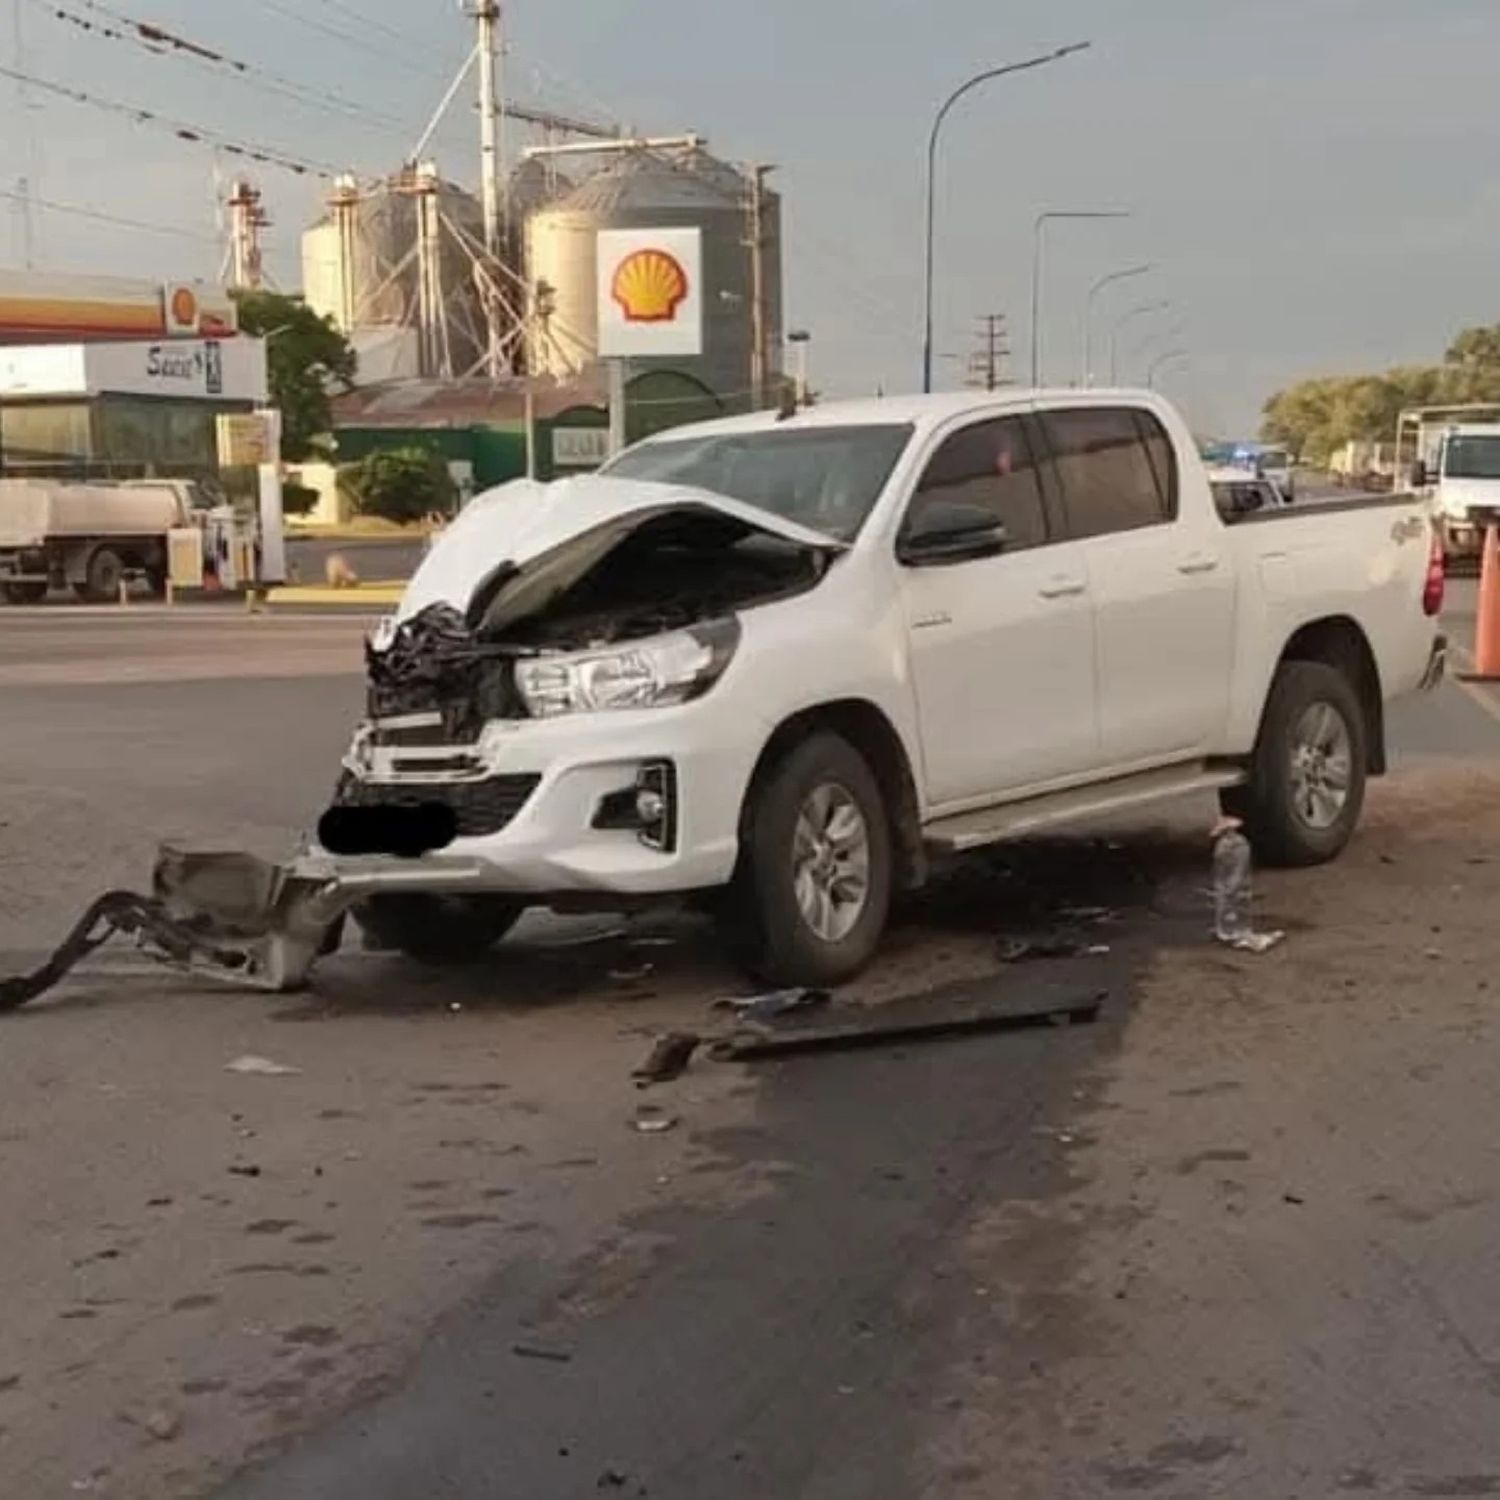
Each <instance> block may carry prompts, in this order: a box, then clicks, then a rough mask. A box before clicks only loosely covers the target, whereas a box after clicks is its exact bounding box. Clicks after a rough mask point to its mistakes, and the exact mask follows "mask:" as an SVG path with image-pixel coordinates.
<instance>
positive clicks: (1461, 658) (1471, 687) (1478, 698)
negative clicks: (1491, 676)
mask: <svg viewBox="0 0 1500 1500" xmlns="http://www.w3.org/2000/svg"><path fill="white" fill-rule="evenodd" d="M1449 649H1450V650H1451V651H1452V652H1453V659H1454V661H1456V662H1457V663H1458V664H1459V666H1460V667H1462V668H1463V670H1464V671H1465V672H1472V671H1473V670H1474V667H1475V665H1476V663H1475V661H1474V658H1473V657H1472V656H1470V655H1469V653H1468V652H1467V651H1465V650H1464V649H1463V647H1462V646H1453V647H1450V648H1449ZM1452 682H1453V685H1454V686H1455V687H1456V688H1458V689H1459V691H1460V692H1464V693H1467V694H1468V695H1469V697H1470V699H1471V700H1472V701H1473V702H1474V703H1475V704H1476V705H1477V706H1478V707H1479V708H1481V709H1483V710H1484V712H1485V713H1487V714H1488V715H1489V716H1490V718H1492V719H1493V720H1494V721H1495V722H1496V723H1497V724H1500V699H1497V698H1495V697H1493V696H1492V695H1491V694H1489V693H1488V692H1486V691H1485V689H1484V686H1483V685H1482V684H1481V683H1478V682H1465V681H1464V680H1463V679H1462V678H1461V677H1454V678H1453V679H1452Z"/></svg>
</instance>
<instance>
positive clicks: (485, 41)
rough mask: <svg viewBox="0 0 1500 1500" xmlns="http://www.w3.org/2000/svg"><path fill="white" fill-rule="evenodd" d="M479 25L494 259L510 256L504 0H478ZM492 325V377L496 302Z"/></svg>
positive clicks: (495, 375)
mask: <svg viewBox="0 0 1500 1500" xmlns="http://www.w3.org/2000/svg"><path fill="white" fill-rule="evenodd" d="M470 13H471V14H472V15H473V17H474V19H475V21H476V22H478V25H479V45H478V49H477V50H478V54H479V187H480V202H481V205H482V211H483V214H484V249H485V253H486V254H487V255H488V256H489V257H490V259H491V261H493V262H495V263H496V264H499V263H500V262H501V261H502V260H503V259H504V258H505V239H506V236H507V234H508V231H509V228H510V225H509V223H508V220H509V217H510V216H509V213H508V212H507V208H508V205H507V202H506V199H507V194H506V192H505V188H504V184H503V182H502V176H503V174H504V169H505V163H504V161H503V157H504V141H503V139H502V136H501V131H502V129H503V123H502V122H503V120H504V114H503V106H502V100H501V56H502V51H503V48H502V41H501V35H500V0H474V4H473V9H472V11H471V12H470ZM486 319H487V322H488V331H489V357H488V361H487V363H488V368H489V376H490V379H491V380H498V379H499V378H500V376H501V374H502V368H501V366H502V364H503V357H502V355H501V352H500V339H501V329H500V310H499V308H498V306H496V305H495V304H494V303H493V302H491V303H489V304H488V311H487V313H486Z"/></svg>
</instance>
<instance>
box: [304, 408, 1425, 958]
mask: <svg viewBox="0 0 1500 1500" xmlns="http://www.w3.org/2000/svg"><path fill="white" fill-rule="evenodd" d="M1442 592H1443V574H1442V557H1441V550H1440V548H1439V547H1438V546H1437V543H1436V539H1435V535H1434V528H1433V525H1432V520H1431V517H1430V514H1429V510H1428V507H1427V506H1426V505H1425V504H1424V503H1422V502H1420V501H1417V500H1415V499H1410V498H1407V497H1396V498H1391V497H1379V498H1372V499H1370V500H1366V501H1359V502H1351V503H1347V504H1332V505H1326V506H1319V507H1317V508H1309V509H1306V510H1303V509H1300V508H1290V509H1288V508H1282V509H1277V510H1267V511H1263V512H1258V513H1255V514H1252V515H1249V516H1246V517H1244V518H1242V519H1240V520H1237V521H1236V520H1235V519H1234V518H1233V517H1231V518H1230V519H1228V520H1226V519H1225V518H1224V517H1223V516H1221V514H1220V512H1219V509H1218V508H1217V507H1216V505H1215V503H1214V498H1213V495H1212V493H1211V490H1210V485H1209V480H1208V477H1207V474H1206V472H1205V470H1204V468H1203V466H1202V464H1201V463H1200V461H1199V458H1198V456H1197V452H1196V450H1195V447H1194V444H1193V441H1192V439H1191V437H1190V435H1189V433H1188V430H1187V428H1186V426H1185V425H1184V423H1183V422H1182V420H1181V418H1180V417H1179V416H1178V415H1177V413H1176V412H1175V411H1174V410H1173V409H1172V408H1171V407H1170V406H1169V405H1168V404H1167V403H1166V402H1164V401H1163V400H1161V399H1160V398H1159V397H1157V396H1155V395H1153V394H1151V393H1146V392H1099V391H1088V392H1082V391H1055V392H1048V391H1035V392H1029V391H1017V392H1007V393H998V394H994V395H983V394H980V395H964V396H951V397H950V396H941V397H922V398H912V399H901V400H882V401H876V402H869V403H860V404H851V405H842V406H841V405H827V406H819V407H817V408H814V409H812V410H810V411H807V412H803V413H800V414H796V415H792V416H776V415H772V414H763V415H759V416H753V417H748V418H742V419H734V420H730V421H725V422H719V423H713V424H707V425H704V426H699V427H693V428H685V429H678V430H675V431H672V432H668V433H664V434H662V435H660V436H658V437H655V438H653V439H651V440H649V441H647V442H646V443H643V444H641V445H638V446H637V447H635V448H634V449H631V450H629V451H627V452H626V453H624V454H623V455H621V456H620V457H619V458H618V459H616V460H615V461H614V462H613V463H612V464H611V465H610V466H608V467H607V468H606V470H605V471H603V472H602V473H601V474H599V475H596V476H592V477H586V478H579V479H573V480H568V481H565V482H563V483H560V484H556V485H553V486H539V485H534V484H528V483H519V484H516V485H511V486H508V487H506V488H503V489H501V490H498V491H494V492H492V493H490V494H489V495H486V496H482V497H480V498H479V499H478V500H476V501H475V502H473V503H472V504H471V505H470V506H469V508H468V509H467V510H466V511H465V513H464V514H463V515H462V517H461V518H460V519H459V520H458V521H457V522H456V524H455V525H454V526H453V527H451V528H450V529H449V531H448V532H447V533H446V535H444V536H443V537H442V538H441V539H440V541H439V542H438V543H437V545H436V546H435V547H434V549H433V550H432V552H431V553H430V554H429V556H428V557H427V559H426V561H425V562H424V564H423V566H422V568H421V569H420V570H419V572H418V574H417V576H416V577H415V578H414V580H413V581H412V584H411V586H410V589H409V591H408V594H407V596H406V598H405V600H404V602H403V603H402V605H401V607H400V610H399V611H398V613H397V615H396V616H395V617H394V618H393V619H392V620H391V621H388V622H386V624H385V625H384V626H383V627H382V629H381V630H380V631H379V632H378V633H377V636H376V638H375V639H374V640H373V641H372V643H371V648H370V654H369V662H370V677H371V687H370V709H369V715H368V718H367V719H366V721H365V722H364V723H363V724H362V725H361V726H360V728H359V730H358V731H357V733H356V735H355V737H354V742H353V744H352V746H351V748H350V751H349V753H348V755H347V757H346V760H345V764H344V776H343V780H342V781H341V783H340V786H339V791H338V793H337V795H336V798H335V803H334V806H333V807H331V808H330V809H329V811H328V813H327V815H326V816H325V818H324V820H323V823H322V825H321V827H320V835H319V844H318V847H317V848H316V849H315V850H313V851H312V852H311V853H310V855H309V861H310V867H312V868H315V869H316V870H317V871H318V872H319V874H320V878H325V879H328V880H331V881H335V882H338V881H342V882H344V884H345V887H346V889H347V890H348V892H349V900H350V902H351V903H355V902H357V905H356V906H355V911H356V915H357V917H358V918H359V919H360V920H361V922H362V923H363V924H364V925H365V927H366V928H367V930H368V931H369V932H370V933H371V934H372V935H373V937H374V939H375V941H376V942H377V943H378V944H383V945H385V946H390V947H398V948H401V949H404V950H405V951H407V952H410V953H413V954H415V955H417V956H419V957H423V958H428V959H433V960H440V959H444V958H449V957H454V956H458V955H464V956H471V955H473V954H474V953H476V952H480V951H482V950H483V949H484V948H485V947H487V946H488V945H489V944H490V943H492V942H494V941H496V940H497V939H498V938H499V936H500V935H502V934H503V933H504V931H505V930H506V929H507V928H508V927H509V925H510V924H511V923H512V922H514V921H515V919H516V917H517V916H518V915H519V913H520V912H521V911H522V910H524V909H525V908H526V907H527V906H529V905H551V906H554V907H557V908H559V909H577V908H583V907H626V906H630V905H632V904H636V903H640V902H644V901H651V900H659V899H661V898H663V897H670V896H682V895H688V894H692V895H704V894H708V895H711V896H712V898H713V900H712V903H711V904H712V905H713V906H714V907H715V909H716V910H718V911H720V912H721V913H722V914H723V915H724V918H725V921H726V924H727V928H728V930H729V932H730V933H731V935H732V936H733V937H734V938H735V940H736V941H737V943H738V944H739V946H740V950H741V951H742V952H743V953H744V955H745V957H746V960H747V962H748V964H749V965H750V967H751V968H752V969H754V970H755V971H756V972H758V973H760V974H762V975H764V976H765V977H767V978H768V979H772V980H775V981H782V982H788V983H830V982H834V981H837V980H839V979H842V978H845V977H847V976H848V975H850V974H851V973H853V972H855V971H856V970H857V969H858V968H859V967H860V966H861V965H863V964H864V963H866V962H867V961H868V960H869V958H870V957H871V955H872V954H873V953H874V951H875V949H876V946H877V944H878V941H879V938H880V934H881V931H882V928H883V926H884V923H885V919H886V914H887V910H888V906H889V902H890V900H891V896H892V893H893V892H894V891H895V890H896V889H898V888H900V887H910V886H914V885H916V884H919V883H920V882H921V881H922V880H923V879H924V878H925V876H926V872H927V869H928V864H929V860H930V858H931V856H932V855H933V854H934V853H936V852H939V851H945V850H946V851H951V850H962V849H966V848H971V847H973V846H976V845H979V844H984V843H988V842H993V841H995V840H999V839H1005V838H1012V837H1015V836H1018V835H1021V834H1024V833H1027V832H1030V831H1033V830H1036V829H1039V828H1044V827H1053V826H1057V825H1059V824H1063V823H1067V822H1070V821H1075V820H1078V819H1081V818H1087V817H1092V816H1094V815H1096V814H1100V813H1106V812H1118V811H1119V810H1121V809H1125V808H1131V807H1134V806H1138V805H1141V804H1144V803H1146V802H1150V801H1154V800H1157V799H1160V798H1164V797H1171V796H1177V795H1180V794H1182V793H1185V792H1189V791H1193V790H1202V789H1206V788H1207V789H1216V790H1218V791H1219V792H1220V794H1221V796H1222V800H1223V803H1224V805H1225V807H1226V808H1227V809H1228V810H1230V811H1231V812H1233V813H1236V814H1238V815H1239V816H1241V817H1242V818H1243V819H1244V820H1245V822H1246V824H1247V826H1248V829H1249V832H1250V833H1251V835H1252V836H1253V839H1254V842H1255V843H1256V845H1257V847H1258V850H1259V852H1260V854H1261V857H1262V858H1263V859H1266V860H1268V861H1274V862H1279V863H1290V864H1309V863H1316V862H1319V861H1323V860H1328V859H1332V858H1334V857H1335V856H1336V855H1337V854H1339V853H1340V851H1341V850H1342V849H1343V847H1344V845H1345V844H1346V843H1347V841H1348V840H1349V838H1350V836H1351V834H1352V833H1353V830H1354V828H1355V826H1356V823H1357V821H1358V819H1359V816H1360V810H1361V806H1362V803H1363V798H1364V789H1365V782H1366V778H1367V777H1369V776H1372V775H1379V774H1380V773H1381V772H1383V771H1384V769H1385V705H1386V704H1387V702H1388V701H1389V700H1391V699H1392V698H1395V697H1397V696H1400V695H1402V694H1406V693H1410V692H1414V691H1416V690H1418V689H1419V688H1421V687H1422V686H1424V685H1430V684H1431V683H1433V682H1435V681H1436V680H1437V677H1438V676H1439V675H1440V673H1441V670H1442V661H1443V645H1442V641H1441V638H1440V636H1439V634H1438V629H1437V620H1436V617H1437V615H1438V612H1439V610H1440V607H1441V604H1442Z"/></svg>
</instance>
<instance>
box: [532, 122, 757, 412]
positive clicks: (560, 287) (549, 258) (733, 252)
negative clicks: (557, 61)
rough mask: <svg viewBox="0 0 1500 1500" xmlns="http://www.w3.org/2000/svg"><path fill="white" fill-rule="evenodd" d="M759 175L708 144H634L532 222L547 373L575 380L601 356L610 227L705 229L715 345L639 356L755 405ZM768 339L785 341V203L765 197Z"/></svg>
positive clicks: (539, 361)
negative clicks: (546, 297)
mask: <svg viewBox="0 0 1500 1500" xmlns="http://www.w3.org/2000/svg"><path fill="white" fill-rule="evenodd" d="M752 191H753V189H752V187H751V184H750V181H749V179H747V178H746V177H745V176H743V175H742V174H741V173H740V172H738V171H736V170H735V168H733V167H731V166H729V165H728V164H726V163H725V162H722V161H718V160H716V159H715V158H714V157H712V156H710V155H709V154H708V153H707V152H706V151H704V150H703V149H702V148H701V146H697V145H693V146H685V147H681V148H657V147H648V146H641V147H632V148H628V149H624V150H618V149H617V150H616V151H612V152H610V153H609V155H608V157H607V159H606V161H605V165H604V166H602V167H601V168H600V170H598V171H597V172H595V173H593V174H592V175H591V176H589V177H586V178H585V179H584V180H583V181H582V182H580V183H579V184H578V186H577V187H575V188H574V189H573V190H572V191H571V192H567V193H564V194H563V195H562V196H561V197H559V198H558V199H556V200H555V201H554V202H552V203H551V204H549V205H546V206H544V207H542V208H540V209H538V210H537V211H536V212H534V213H533V214H532V215H531V216H530V217H529V218H528V220H527V226H526V258H527V274H528V277H529V278H530V281H531V284H532V286H533V287H536V286H537V285H538V284H540V283H543V282H545V283H546V284H547V285H548V286H549V287H550V288H551V289H552V304H553V312H552V316H551V318H550V319H549V320H548V325H547V335H546V337H545V338H543V337H537V338H535V339H533V341H532V345H531V363H532V367H533V369H534V370H536V371H537V372H538V373H543V374H550V375H554V376H556V377H558V378H567V377H568V376H570V375H575V374H577V373H579V372H580V371H582V370H584V369H586V368H587V367H588V366H590V365H592V364H594V363H595V362H596V361H597V358H598V301H597V298H598V288H597V274H596V272H597V262H596V254H595V246H596V238H597V235H598V233H599V231H600V230H602V229H676V228H697V229H701V230H702V233H703V279H704V288H703V292H704V352H703V354H702V356H701V357H700V358H697V359H674V360H639V361H636V360H632V361H631V366H632V369H633V370H634V369H636V368H637V367H640V368H644V369H652V368H670V369H672V370H675V371H680V372H682V373H683V374H686V375H690V376H692V377H693V378H694V379H696V380H698V381H701V382H702V383H703V384H704V385H706V386H707V387H708V388H709V389H710V390H711V391H713V392H714V393H715V395H716V396H718V397H719V399H720V400H721V401H722V402H723V404H724V405H725V406H726V407H727V408H729V409H731V410H743V409H745V408H747V407H749V406H750V405H751V385H752V365H753V359H752V353H751V350H752V344H753V335H752V330H753V325H754V316H753V301H754V299H753V294H752V272H751V253H750V249H749V240H750V232H749V226H750V204H751V201H752ZM761 201H762V209H761V213H762V226H763V233H762V242H763V245H764V261H763V263H764V268H765V293H764V306H765V319H766V343H767V347H768V354H769V361H770V370H769V371H768V377H769V376H770V375H771V374H773V373H774V372H775V371H776V370H777V369H778V368H779V351H780V348H781V204H780V200H779V199H778V198H777V196H776V195H775V194H772V193H766V194H763V196H762V200H761Z"/></svg>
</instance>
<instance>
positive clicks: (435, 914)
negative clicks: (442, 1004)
mask: <svg viewBox="0 0 1500 1500" xmlns="http://www.w3.org/2000/svg"><path fill="white" fill-rule="evenodd" d="M525 909H526V908H525V907H524V906H523V905H522V904H521V903H520V902H519V901H510V900H507V899H506V898H505V897H503V896H439V895H428V894H424V893H405V894H392V895H387V896H371V897H370V898H369V900H367V901H362V902H360V904H359V905H358V906H356V907H355V908H354V920H355V921H356V922H358V923H359V925H360V927H362V928H363V929H364V931H365V932H366V933H367V934H368V936H369V937H370V938H371V940H372V942H373V946H374V947H376V948H377V949H380V950H383V951H385V952H388V953H401V954H404V955H405V956H406V957H407V958H410V959H414V960H415V961H416V962H417V963H422V964H429V965H433V966H442V965H448V964H467V963H474V962H476V961H477V960H478V959H481V958H483V957H484V956H485V954H486V953H488V952H489V951H490V949H491V948H493V947H494V946H495V944H496V943H498V942H499V941H500V939H501V938H503V937H504V936H505V935H506V933H508V932H509V931H510V930H511V928H512V927H514V926H515V925H516V923H517V922H518V921H520V919H521V914H522V912H524V911H525Z"/></svg>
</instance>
